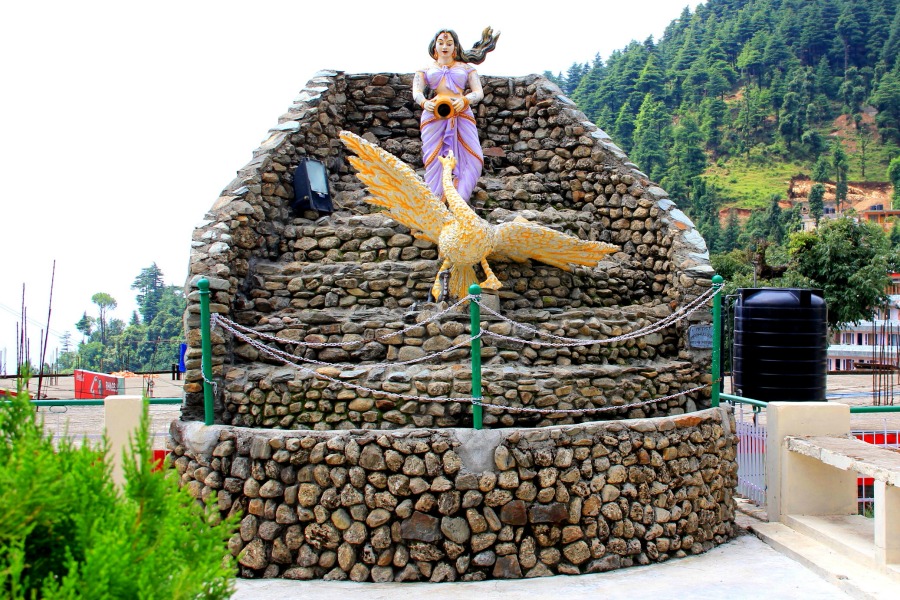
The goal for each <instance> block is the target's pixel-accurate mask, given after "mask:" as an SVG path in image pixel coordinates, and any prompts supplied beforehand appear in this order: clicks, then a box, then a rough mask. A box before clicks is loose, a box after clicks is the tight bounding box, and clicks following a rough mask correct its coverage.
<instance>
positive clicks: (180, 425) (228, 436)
mask: <svg viewBox="0 0 900 600" xmlns="http://www.w3.org/2000/svg"><path fill="white" fill-rule="evenodd" d="M170 443H171V444H172V449H173V450H174V456H175V467H176V468H177V470H178V473H180V474H181V481H182V483H183V484H184V485H186V486H187V487H188V489H189V490H190V492H191V494H192V495H193V496H194V497H195V498H202V499H206V498H208V497H209V495H210V494H212V493H213V492H215V493H216V494H217V501H218V508H219V510H220V511H221V514H222V515H223V516H224V515H227V514H232V513H236V512H240V514H241V515H243V517H242V520H241V524H240V531H239V532H238V533H237V534H235V535H234V537H233V538H232V539H231V541H230V542H229V548H230V549H231V551H232V553H233V554H234V555H235V556H240V558H239V562H240V565H241V576H243V577H284V578H290V579H313V578H325V579H351V580H353V581H377V582H384V581H416V580H429V581H454V580H464V581H471V580H481V579H488V578H518V577H542V576H547V575H554V574H578V573H593V572H599V571H608V570H611V569H616V568H620V567H627V566H632V565H639V564H648V563H651V562H659V561H664V560H667V559H669V558H671V557H681V556H685V555H688V554H696V553H699V552H704V551H706V550H709V549H710V548H712V547H713V546H715V545H717V544H720V543H722V542H724V541H726V540H728V539H729V538H731V537H732V536H733V535H735V531H736V529H735V524H734V501H733V497H732V495H733V491H734V488H735V486H736V484H737V464H736V462H735V460H734V458H735V447H736V443H737V438H736V436H735V428H734V419H733V417H732V416H731V413H730V410H729V409H727V408H716V409H708V410H705V411H701V412H696V413H693V414H691V415H683V416H678V417H665V418H659V419H640V420H625V421H617V422H606V423H588V424H581V425H567V426H558V427H548V428H543V429H539V430H534V429H506V430H481V431H475V430H463V429H444V430H396V431H361V430H356V431H346V432H337V431H329V432H316V431H290V432H288V431H271V430H260V429H246V428H238V427H230V426H212V427H204V426H202V425H200V424H199V423H186V422H177V421H176V422H174V423H173V425H172V439H171V441H170Z"/></svg>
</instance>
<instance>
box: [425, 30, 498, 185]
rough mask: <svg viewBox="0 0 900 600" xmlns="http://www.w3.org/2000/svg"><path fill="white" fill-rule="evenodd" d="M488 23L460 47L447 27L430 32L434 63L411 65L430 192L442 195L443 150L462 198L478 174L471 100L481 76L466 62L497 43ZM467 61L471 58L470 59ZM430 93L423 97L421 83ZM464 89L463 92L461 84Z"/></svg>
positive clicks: (476, 97)
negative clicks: (450, 155) (449, 157)
mask: <svg viewBox="0 0 900 600" xmlns="http://www.w3.org/2000/svg"><path fill="white" fill-rule="evenodd" d="M499 37H500V34H499V33H498V34H497V35H494V34H493V32H492V31H491V28H490V27H487V28H485V30H484V31H483V32H482V34H481V41H479V42H478V43H477V44H475V46H473V47H472V49H471V50H469V51H468V52H464V51H463V50H462V48H461V47H460V45H459V38H458V37H457V36H456V33H455V32H454V31H453V30H450V29H442V30H440V31H438V32H437V34H435V36H434V38H433V39H432V40H431V43H430V44H429V45H428V53H429V54H430V55H431V57H432V58H433V59H434V63H432V64H431V65H429V66H428V67H426V68H424V69H422V70H420V71H416V75H415V77H414V78H413V90H412V91H413V101H414V102H415V103H416V104H418V105H419V106H421V107H422V118H421V121H420V123H419V129H420V130H421V132H422V161H423V162H424V163H425V182H426V183H427V184H428V187H429V188H431V191H432V192H434V195H435V196H437V197H438V198H441V197H442V196H443V185H442V183H441V163H440V161H438V159H437V158H438V156H446V154H447V151H448V150H452V151H453V156H454V157H456V168H455V169H454V170H453V175H454V182H455V184H456V189H457V191H458V192H459V195H460V196H462V197H463V199H464V200H465V201H466V202H468V201H469V197H470V196H471V195H472V190H474V189H475V184H476V183H477V182H478V178H479V177H480V176H481V168H482V166H483V165H484V156H483V155H482V153H481V142H479V141H478V129H477V127H476V123H475V115H474V114H473V113H472V105H474V104H477V103H478V102H480V101H481V99H482V98H484V92H483V91H482V89H481V80H480V79H479V78H478V73H476V72H475V68H474V67H472V64H476V65H477V64H481V63H482V62H484V58H485V56H486V55H487V53H488V52H490V51H491V50H493V49H494V48H495V47H496V45H497V38H499ZM470 63H472V64H470ZM426 86H427V87H428V88H429V89H430V90H432V92H433V93H434V97H432V98H431V99H426V98H425V87H426ZM467 88H468V89H469V93H466V89H467Z"/></svg>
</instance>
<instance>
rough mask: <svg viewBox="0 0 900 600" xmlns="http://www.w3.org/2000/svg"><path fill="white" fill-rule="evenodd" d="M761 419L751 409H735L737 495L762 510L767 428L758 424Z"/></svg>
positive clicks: (740, 406) (762, 423) (757, 413)
mask: <svg viewBox="0 0 900 600" xmlns="http://www.w3.org/2000/svg"><path fill="white" fill-rule="evenodd" d="M762 414H763V415H764V413H762ZM760 416H761V413H760V412H759V411H757V410H753V407H751V406H746V405H744V404H740V403H738V404H737V405H736V406H735V407H734V420H735V425H736V426H737V427H736V428H737V436H738V446H737V463H738V487H737V492H738V494H740V495H741V496H744V497H745V498H747V499H748V500H751V501H752V502H754V503H756V504H757V505H758V506H763V505H764V504H765V503H766V426H765V423H764V422H760V421H761V419H760Z"/></svg>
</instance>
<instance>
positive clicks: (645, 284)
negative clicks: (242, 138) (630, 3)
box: [183, 71, 712, 568]
mask: <svg viewBox="0 0 900 600" xmlns="http://www.w3.org/2000/svg"><path fill="white" fill-rule="evenodd" d="M411 77H412V76H411V75H409V74H394V73H380V74H349V73H343V72H334V71H329V72H321V73H319V74H317V75H316V76H315V77H314V78H313V79H312V80H311V81H310V82H309V83H308V84H307V86H306V88H305V89H304V90H303V91H302V92H301V93H300V95H299V97H298V98H297V100H296V101H295V102H294V104H293V105H292V106H291V107H290V109H289V110H288V112H287V113H286V114H284V115H282V117H281V118H280V119H279V122H278V125H277V126H275V127H274V128H273V129H272V130H271V131H270V132H269V134H268V137H267V139H266V140H265V141H264V142H263V143H262V145H261V146H260V147H259V148H258V149H257V150H256V151H255V152H254V155H253V159H252V160H251V162H250V163H248V164H247V165H246V166H245V167H243V168H242V169H241V170H239V171H238V173H237V177H236V179H235V180H234V181H233V182H232V183H231V184H229V185H228V186H227V187H226V189H225V190H224V191H223V192H222V194H221V196H220V197H219V198H218V200H217V201H216V202H215V203H214V204H213V206H212V207H211V209H210V211H209V212H208V213H207V214H206V215H205V218H204V220H203V221H201V222H200V223H199V224H198V225H197V227H196V229H195V232H194V236H193V241H192V243H191V259H190V275H189V279H188V281H187V284H186V291H187V292H188V309H187V312H186V314H185V328H186V334H187V340H188V345H189V349H188V353H187V357H186V362H187V367H188V371H187V374H186V383H185V387H184V389H185V392H186V404H185V408H184V411H183V418H185V419H187V420H190V419H199V418H201V415H202V406H203V403H202V376H201V372H200V334H199V303H198V294H197V291H196V282H197V281H198V280H199V279H200V278H201V277H205V278H207V279H208V280H209V281H210V284H211V288H212V307H211V308H212V311H213V312H214V313H219V314H221V315H223V316H225V317H228V318H229V319H232V320H234V321H236V322H238V323H240V324H242V325H244V326H247V327H250V328H252V329H254V330H256V331H258V332H261V333H264V334H268V335H272V336H275V337H277V338H279V339H280V340H283V341H282V342H279V343H274V344H276V345H277V346H278V347H279V349H281V350H283V351H286V352H288V353H290V354H293V355H295V356H297V357H298V358H303V359H313V360H317V361H320V363H326V365H325V366H323V365H321V364H312V365H309V364H308V365H306V366H307V368H306V369H305V370H304V369H296V368H293V367H288V366H285V365H283V364H280V363H278V362H276V361H273V360H271V359H270V358H268V357H266V356H265V355H261V353H260V351H259V350H258V349H257V348H255V347H254V346H252V345H250V344H245V343H241V342H240V341H238V340H235V339H234V338H233V337H232V336H231V335H226V334H225V332H224V331H223V330H222V329H221V328H218V327H217V328H214V330H213V336H212V342H213V379H214V380H215V382H216V387H215V392H216V395H215V406H216V409H215V410H216V414H215V419H216V422H217V423H223V424H232V425H240V426H247V427H266V428H282V429H318V430H326V429H381V430H384V429H391V428H417V427H458V426H466V425H467V424H469V423H470V422H471V416H470V414H469V413H470V409H469V408H468V405H467V404H465V403H453V402H450V403H440V404H438V403H429V402H417V401H409V400H406V399H403V398H398V397H397V396H391V395H390V394H404V395H408V396H417V397H426V398H427V397H451V398H452V397H461V398H464V397H468V396H470V395H471V391H470V388H469V384H468V381H469V377H470V373H469V371H468V366H467V365H468V347H467V346H466V345H463V346H462V347H460V348H457V349H455V350H452V351H449V352H447V353H445V354H443V355H441V356H440V357H439V358H433V359H429V360H428V361H426V362H424V363H416V364H415V365H396V364H394V365H392V366H391V365H389V366H379V367H375V368H367V365H373V364H380V363H397V362H400V361H409V360H412V359H416V358H419V357H422V356H425V355H429V354H432V353H435V352H440V351H443V350H446V349H448V348H450V347H452V346H454V345H455V344H461V343H463V342H465V341H466V340H468V339H469V337H470V335H471V333H470V331H469V322H468V315H467V311H465V309H461V310H458V311H455V312H452V313H450V314H448V315H445V316H444V317H443V318H442V319H441V320H439V321H436V322H432V323H426V321H427V319H428V317H429V316H431V315H433V314H435V313H436V312H437V311H438V310H441V309H442V308H443V305H440V304H435V303H432V302H430V301H429V298H428V291H429V289H430V287H431V285H432V282H433V280H434V277H435V275H436V270H437V268H438V266H439V265H438V261H437V249H436V248H435V247H434V246H433V245H432V244H430V243H428V242H424V241H422V240H417V239H415V238H414V237H413V236H412V235H411V232H410V231H409V230H408V229H406V228H405V227H403V226H401V225H399V224H397V223H396V222H394V221H392V220H390V219H388V218H385V217H384V216H382V214H381V213H380V212H379V210H378V209H376V208H374V207H371V206H370V205H368V204H366V203H365V202H363V198H364V196H365V190H364V188H363V186H362V184H361V183H360V182H359V181H358V180H357V179H356V177H355V174H354V172H353V170H352V168H351V167H350V166H349V164H348V163H347V157H346V155H345V152H344V149H343V147H342V145H341V143H340V141H339V139H338V133H339V131H340V130H342V129H346V130H349V131H352V132H354V133H357V134H360V135H362V136H363V137H365V138H366V139H368V140H369V141H372V142H374V143H377V144H379V145H380V146H382V147H383V148H385V149H386V150H388V151H389V152H391V153H393V154H395V155H396V156H398V157H399V158H401V159H402V160H403V161H405V162H407V163H408V164H411V165H412V166H413V167H421V157H420V141H419V133H418V115H419V112H418V107H417V106H416V105H415V103H413V102H412V100H411V97H410V84H411ZM482 80H483V85H484V89H485V98H484V101H483V102H481V103H479V105H478V106H477V107H476V109H477V110H476V117H477V121H478V128H479V132H480V136H481V141H482V146H483V148H484V153H485V161H486V162H485V170H484V173H483V175H482V177H481V179H480V180H479V183H478V186H477V187H476V189H475V192H474V194H473V205H474V207H475V209H476V211H477V212H478V213H479V214H481V216H483V217H484V218H486V219H487V220H489V221H491V222H495V223H496V222H502V221H505V220H509V219H512V218H514V217H515V216H516V215H523V216H525V217H526V218H528V219H529V220H533V221H536V222H540V223H543V224H545V225H547V226H549V227H553V228H556V229H559V230H561V231H565V232H567V233H569V234H572V235H575V236H578V237H580V238H584V239H596V240H601V241H605V242H609V243H612V244H616V245H618V246H619V247H620V249H621V251H620V252H618V253H616V254H614V255H612V256H611V257H609V259H608V260H606V261H604V262H602V263H601V264H600V266H599V267H597V268H594V269H586V268H581V267H579V268H576V269H575V270H574V271H572V272H567V271H563V270H561V269H558V268H554V267H549V266H546V265H542V264H540V263H536V262H530V263H526V264H518V263H502V262H496V263H494V264H493V267H494V270H495V272H496V273H497V276H498V277H499V279H500V280H501V282H502V283H503V288H502V289H501V290H500V291H499V293H498V294H497V295H496V296H494V297H492V298H488V297H486V299H485V300H486V302H487V303H488V304H489V305H490V302H493V304H492V305H493V306H494V307H495V308H496V309H497V310H499V311H500V312H502V313H503V314H504V315H506V316H508V317H509V318H511V319H513V320H515V321H517V322H519V323H523V324H526V325H528V326H529V327H532V328H535V329H538V330H540V331H544V332H547V333H551V334H554V335H559V336H567V337H580V338H584V339H603V338H609V337H613V336H617V335H619V334H622V333H628V332H631V331H635V330H637V329H640V328H641V327H644V326H646V325H649V324H651V323H653V322H655V321H658V320H659V319H661V318H664V317H666V316H668V315H671V314H672V313H673V312H674V311H676V310H678V309H679V308H680V307H682V306H684V305H685V304H686V303H688V302H690V301H691V300H692V299H694V298H696V297H698V296H699V295H700V294H702V293H703V292H704V291H705V290H707V289H708V288H709V286H710V277H711V276H712V270H711V269H710V267H709V263H708V254H707V252H706V246H705V243H704V242H703V239H702V238H701V237H700V236H699V234H698V233H697V231H696V230H695V229H694V227H693V225H692V223H691V222H690V220H689V219H688V218H687V217H686V216H685V215H684V214H683V213H682V212H681V211H680V210H678V208H677V207H676V205H675V202H673V201H672V200H671V199H669V198H668V195H667V193H666V192H665V191H664V190H663V189H661V188H660V187H658V186H657V185H655V184H654V183H652V182H650V181H649V180H648V178H647V176H646V175H644V174H643V173H642V172H641V171H639V170H638V168H637V166H635V165H634V164H632V163H631V162H629V161H628V158H627V156H625V154H624V153H623V152H622V151H621V149H619V148H618V147H617V146H616V145H615V144H614V143H613V142H612V140H611V139H610V138H609V136H607V135H606V134H605V133H604V132H603V131H602V130H600V129H598V128H597V127H596V126H595V125H593V124H592V123H590V122H589V121H588V120H587V119H586V117H585V116H584V114H583V113H581V112H580V111H579V110H578V109H577V108H576V107H575V105H574V104H573V103H572V102H571V100H569V99H568V98H566V97H565V96H564V95H563V94H562V92H561V91H560V90H559V88H557V87H556V86H555V85H554V84H552V83H551V82H549V81H547V80H546V79H544V78H542V77H540V76H527V77H515V78H506V77H490V76H488V77H483V78H482ZM302 158H315V159H318V160H321V161H322V162H323V163H324V164H325V166H326V167H327V169H328V173H329V177H330V186H331V189H332V192H333V196H334V204H335V212H334V213H333V214H332V215H328V216H326V215H319V214H318V213H316V212H306V213H302V214H298V213H295V212H292V211H291V208H290V202H291V200H292V199H293V180H292V177H293V171H294V168H295V167H296V166H297V164H298V163H299V161H300V160H301V159H302ZM708 322H709V313H708V310H703V311H701V312H699V313H695V314H694V315H693V316H692V317H691V318H690V319H689V320H686V321H682V322H680V323H678V324H676V325H673V326H671V327H669V328H667V329H663V330H661V331H659V332H656V333H653V334H651V335H648V336H645V337H642V338H638V339H631V340H628V341H622V342H616V343H613V344H608V345H602V346H598V345H591V346H576V347H560V348H554V347H542V346H536V345H533V344H528V343H526V342H527V341H529V340H531V339H533V338H534V337H535V334H534V333H533V332H530V331H528V330H525V329H523V328H520V327H512V326H511V325H510V324H509V323H507V322H504V321H500V320H498V319H496V318H494V319H492V318H491V317H490V316H485V317H484V319H483V326H484V327H485V328H487V329H488V330H489V331H491V332H492V333H495V334H499V335H510V336H513V337H517V338H520V339H522V340H525V341H524V342H523V341H511V340H507V339H503V338H498V337H489V336H485V337H484V339H483V340H482V342H483V365H484V370H483V380H484V395H485V398H486V399H488V400H489V401H492V402H494V403H496V404H504V405H508V406H514V407H515V406H530V407H539V408H547V407H557V408H591V407H613V406H622V407H625V408H621V409H616V410H613V411H609V412H605V413H603V418H613V419H622V418H641V417H654V416H664V415H677V414H682V413H688V412H691V411H693V410H695V409H696V408H698V407H700V408H702V407H704V406H708V404H709V403H708V390H707V391H703V392H694V393H692V394H690V395H686V396H679V397H676V398H673V399H670V400H665V401H662V402H659V403H655V404H645V405H642V406H639V407H632V408H627V407H626V406H627V405H629V404H634V403H636V402H640V401H644V400H648V399H652V398H656V397H661V396H667V395H670V394H674V393H677V392H679V391H683V390H687V389H691V388H693V387H696V386H698V385H702V384H703V383H709V382H710V376H709V368H708V367H709V352H708V350H697V349H692V348H689V347H688V343H687V342H688V328H689V327H690V326H691V325H694V324H703V323H708ZM419 323H421V324H422V325H421V326H420V327H415V325H416V324H419ZM411 325H412V326H413V327H412V328H411V329H410V326H411ZM404 330H405V332H404V333H400V332H401V331H404ZM292 342H294V343H293V344H292ZM297 342H327V343H338V342H341V343H344V344H345V345H344V346H341V347H305V346H302V345H300V344H298V343H297ZM267 343H272V342H267ZM316 370H318V371H319V373H325V374H327V375H329V376H330V377H332V378H334V379H338V380H340V381H342V382H347V383H351V384H354V385H359V386H362V387H363V388H365V389H363V390H360V389H355V388H350V387H346V386H343V385H341V384H338V383H334V382H331V381H328V380H323V379H321V378H320V377H319V376H318V375H317V374H316V372H315V371H316ZM596 418H597V416H596V415H591V414H589V415H587V416H581V415H575V416H573V415H535V414H533V413H531V414H528V413H517V412H510V411H504V410H502V409H491V410H486V411H485V424H486V425H487V426H495V427H496V426H505V427H510V426H517V425H518V426H545V425H551V424H563V423H577V422H580V421H585V420H593V419H596ZM573 543H575V542H573ZM501 556H505V555H501ZM479 560H481V559H479ZM502 564H506V562H503V563H502ZM510 568H512V567H510Z"/></svg>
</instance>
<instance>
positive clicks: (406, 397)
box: [255, 344, 473, 403]
mask: <svg viewBox="0 0 900 600" xmlns="http://www.w3.org/2000/svg"><path fill="white" fill-rule="evenodd" d="M255 347H257V348H259V350H260V351H261V352H262V353H263V354H266V355H268V356H269V357H270V358H274V359H276V360H278V361H280V362H281V363H283V364H285V365H288V366H291V367H294V368H296V369H298V370H300V371H304V372H306V373H310V374H312V375H314V376H316V377H318V378H320V379H326V380H328V381H330V382H332V383H337V384H339V385H342V386H344V387H348V388H351V389H354V390H360V391H365V392H370V393H374V394H382V395H384V396H387V397H389V398H402V399H404V400H419V401H422V402H464V403H466V402H469V403H471V402H472V400H473V398H445V397H439V398H426V397H423V396H413V395H410V394H396V393H394V392H385V391H384V390H376V389H372V388H367V387H365V386H362V385H357V384H355V383H350V382H349V381H341V380H340V379H336V378H334V377H331V376H330V375H326V374H325V373H320V372H319V371H317V370H315V369H310V368H308V367H304V366H303V365H301V364H298V363H296V362H294V361H292V360H290V359H287V358H285V357H284V356H282V354H283V352H282V351H280V350H279V351H276V350H274V349H272V348H269V347H268V346H266V345H265V344H258V345H257V346H255ZM295 358H296V357H295ZM329 366H331V365H329ZM356 366H358V367H362V366H368V365H356Z"/></svg>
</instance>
